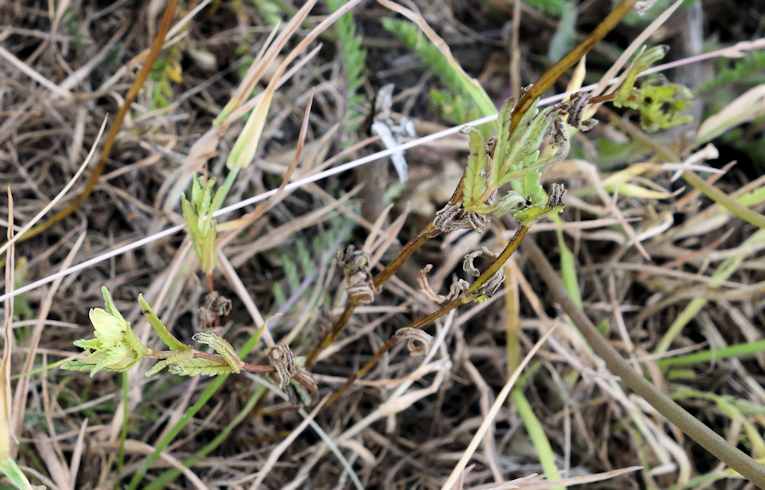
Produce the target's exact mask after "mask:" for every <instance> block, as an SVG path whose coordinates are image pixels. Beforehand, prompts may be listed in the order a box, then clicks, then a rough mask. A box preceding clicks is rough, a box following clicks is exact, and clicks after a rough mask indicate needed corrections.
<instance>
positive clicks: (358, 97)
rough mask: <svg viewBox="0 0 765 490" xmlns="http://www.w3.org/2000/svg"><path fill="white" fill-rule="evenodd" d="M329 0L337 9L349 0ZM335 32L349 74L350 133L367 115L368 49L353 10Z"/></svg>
mask: <svg viewBox="0 0 765 490" xmlns="http://www.w3.org/2000/svg"><path fill="white" fill-rule="evenodd" d="M326 2H327V6H328V7H329V8H330V10H332V11H333V12H334V11H336V10H337V9H339V8H340V7H342V6H343V4H344V3H345V0H326ZM335 33H336V34H337V48H338V50H339V52H340V60H341V61H342V63H343V75H344V77H345V94H346V97H345V100H346V104H347V110H346V115H345V131H346V133H353V132H355V131H356V129H357V128H358V126H359V124H361V121H362V119H363V117H364V115H363V114H364V111H363V109H362V108H363V107H364V104H365V97H364V93H363V86H364V80H366V61H367V52H366V50H365V49H364V46H363V45H362V37H361V35H359V34H358V32H357V31H356V23H355V22H354V20H353V15H352V14H351V13H350V12H348V13H346V14H344V15H343V16H341V17H340V18H339V19H337V22H336V23H335Z"/></svg>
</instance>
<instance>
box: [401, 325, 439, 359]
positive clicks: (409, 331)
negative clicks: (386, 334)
mask: <svg viewBox="0 0 765 490" xmlns="http://www.w3.org/2000/svg"><path fill="white" fill-rule="evenodd" d="M394 337H395V339H396V343H400V342H406V349H407V350H408V351H409V354H411V355H413V356H424V355H425V354H426V353H427V352H428V351H429V350H430V347H431V345H433V336H432V335H430V334H428V333H427V332H423V331H422V330H420V329H419V328H412V327H404V328H399V329H398V330H396V334H395V336H394Z"/></svg>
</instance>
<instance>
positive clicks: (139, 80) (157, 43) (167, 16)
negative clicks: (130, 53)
mask: <svg viewBox="0 0 765 490" xmlns="http://www.w3.org/2000/svg"><path fill="white" fill-rule="evenodd" d="M177 4H178V0H169V1H168V2H167V6H166V7H165V12H164V13H163V14H162V20H161V21H160V23H159V29H158V30H157V35H156V36H155V37H154V40H153V41H152V43H151V47H150V48H149V53H148V54H147V55H146V60H145V61H144V62H143V66H141V70H140V71H139V72H138V74H137V75H136V77H135V79H134V80H133V83H132V84H131V85H130V88H129V89H128V92H127V95H126V96H125V101H124V102H123V103H122V105H121V106H120V108H119V110H118V111H117V115H116V116H115V117H114V121H113V122H112V125H111V126H110V127H109V132H108V133H107V135H106V139H105V140H104V148H103V150H101V157H100V158H99V160H98V163H97V164H96V166H95V167H93V171H92V172H91V173H90V175H89V176H88V180H87V182H86V183H85V188H84V189H83V190H82V192H81V193H80V194H78V195H77V196H76V197H75V198H74V199H72V201H71V202H70V203H69V204H68V205H67V206H66V207H65V208H64V209H62V210H61V211H59V212H57V213H56V214H54V215H53V216H51V217H50V218H49V219H48V220H47V221H44V222H42V223H40V224H39V225H37V226H34V227H33V228H31V229H30V230H29V231H28V232H26V233H24V235H22V236H20V237H19V241H23V240H27V239H29V238H32V237H34V236H37V235H39V234H40V233H42V232H43V231H45V230H47V229H48V228H50V227H51V226H53V225H55V224H56V223H58V222H59V221H61V220H63V219H64V218H66V217H67V216H69V215H71V214H72V213H74V212H75V211H77V210H78V209H79V208H80V206H82V203H84V202H85V201H86V200H87V199H88V197H89V196H90V194H92V193H93V190H94V189H95V188H96V184H98V181H99V179H100V177H101V174H102V173H103V171H104V168H106V162H108V161H109V155H110V154H111V151H112V147H113V145H114V142H115V141H116V140H117V134H118V133H119V131H120V129H121V128H122V123H123V122H124V121H125V116H126V115H127V112H128V109H130V106H131V105H133V101H134V100H135V98H136V96H137V95H138V93H139V92H140V91H141V88H142V87H143V85H144V83H145V82H146V79H147V78H148V76H149V73H150V72H151V69H152V67H153V66H154V63H155V62H156V61H157V58H159V54H160V53H161V52H162V45H163V44H164V42H165V36H167V32H168V31H169V30H170V26H171V24H172V22H173V17H174V16H175V7H176V5H177Z"/></svg>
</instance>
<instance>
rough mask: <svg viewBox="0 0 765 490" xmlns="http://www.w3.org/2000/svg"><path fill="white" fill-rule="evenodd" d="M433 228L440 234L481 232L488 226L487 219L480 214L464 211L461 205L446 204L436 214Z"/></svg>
mask: <svg viewBox="0 0 765 490" xmlns="http://www.w3.org/2000/svg"><path fill="white" fill-rule="evenodd" d="M433 226H435V227H436V229H437V230H438V231H440V232H441V233H449V232H450V231H454V230H475V231H480V232H483V231H485V230H486V228H487V227H488V226H489V218H488V217H486V216H484V215H482V214H480V213H476V212H471V211H465V209H464V208H463V207H462V205H461V204H451V203H447V204H446V205H445V206H444V207H443V208H441V209H440V210H438V211H437V212H436V216H435V218H433Z"/></svg>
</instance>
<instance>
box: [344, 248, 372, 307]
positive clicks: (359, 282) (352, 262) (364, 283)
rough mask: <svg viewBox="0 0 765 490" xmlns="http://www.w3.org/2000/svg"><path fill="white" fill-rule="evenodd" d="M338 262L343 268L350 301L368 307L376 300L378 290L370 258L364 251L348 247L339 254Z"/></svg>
mask: <svg viewBox="0 0 765 490" xmlns="http://www.w3.org/2000/svg"><path fill="white" fill-rule="evenodd" d="M337 261H338V263H340V265H341V266H342V268H343V276H344V281H345V288H346V290H347V291H348V297H349V299H350V300H351V301H352V302H354V303H356V304H360V305H368V304H370V303H372V302H373V301H374V299H375V294H376V293H377V289H376V288H375V286H374V282H373V280H372V274H371V272H370V270H369V256H368V255H367V254H366V253H365V252H364V251H363V250H357V249H356V247H354V246H353V245H348V247H346V248H345V250H340V251H339V252H338V253H337Z"/></svg>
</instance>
